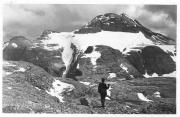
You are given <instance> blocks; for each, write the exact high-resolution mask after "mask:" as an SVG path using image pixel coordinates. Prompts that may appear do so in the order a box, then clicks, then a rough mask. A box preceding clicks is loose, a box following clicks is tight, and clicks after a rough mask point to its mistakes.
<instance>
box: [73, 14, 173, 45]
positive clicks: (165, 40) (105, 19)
mask: <svg viewBox="0 0 180 117" xmlns="http://www.w3.org/2000/svg"><path fill="white" fill-rule="evenodd" d="M101 31H115V32H130V33H139V32H142V33H143V34H144V36H145V37H146V38H148V39H150V40H151V41H153V42H154V43H155V44H175V41H174V40H173V39H171V38H169V37H166V36H164V35H162V34H159V33H156V32H153V31H151V30H150V29H148V28H146V27H145V26H143V25H142V24H141V23H140V22H139V21H137V20H136V19H132V18H130V17H129V16H128V15H127V14H125V13H122V14H120V15H118V14H115V13H105V14H104V15H98V16H96V17H95V18H93V19H92V20H91V21H90V22H89V23H88V24H87V25H84V26H83V27H81V28H80V29H79V30H76V31H74V33H79V34H87V33H97V32H101Z"/></svg>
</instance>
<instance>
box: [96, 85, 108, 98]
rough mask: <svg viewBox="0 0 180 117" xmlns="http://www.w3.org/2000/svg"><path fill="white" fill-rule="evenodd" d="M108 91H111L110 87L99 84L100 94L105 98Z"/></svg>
mask: <svg viewBox="0 0 180 117" xmlns="http://www.w3.org/2000/svg"><path fill="white" fill-rule="evenodd" d="M107 89H109V86H107V85H106V84H105V83H99V86H98V92H99V93H100V94H102V95H104V96H106V95H107Z"/></svg>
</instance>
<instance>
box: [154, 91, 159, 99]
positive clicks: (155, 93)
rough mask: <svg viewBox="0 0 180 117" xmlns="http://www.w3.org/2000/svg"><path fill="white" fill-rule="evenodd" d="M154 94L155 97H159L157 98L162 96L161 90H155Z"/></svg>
mask: <svg viewBox="0 0 180 117" xmlns="http://www.w3.org/2000/svg"><path fill="white" fill-rule="evenodd" d="M153 96H154V97H157V98H160V97H161V95H160V92H159V91H156V92H154V94H153Z"/></svg>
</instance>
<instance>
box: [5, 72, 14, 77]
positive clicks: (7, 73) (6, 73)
mask: <svg viewBox="0 0 180 117" xmlns="http://www.w3.org/2000/svg"><path fill="white" fill-rule="evenodd" d="M11 74H13V72H6V71H4V75H5V76H7V75H11Z"/></svg>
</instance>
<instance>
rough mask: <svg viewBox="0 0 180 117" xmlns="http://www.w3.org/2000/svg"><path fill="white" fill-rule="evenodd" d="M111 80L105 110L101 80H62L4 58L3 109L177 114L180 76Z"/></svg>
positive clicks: (29, 111) (8, 110)
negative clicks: (101, 93)
mask: <svg viewBox="0 0 180 117" xmlns="http://www.w3.org/2000/svg"><path fill="white" fill-rule="evenodd" d="M108 83H110V84H111V87H110V90H109V91H108V95H109V96H108V98H107V100H106V109H102V108H101V107H100V106H101V104H100V96H99V94H98V92H97V84H98V81H96V82H95V81H91V82H90V81H85V80H83V79H82V80H79V81H74V80H72V79H68V78H67V79H62V78H59V77H53V76H52V75H50V74H49V73H47V72H46V71H45V70H43V69H42V68H40V67H38V66H35V65H33V64H31V63H28V62H23V61H4V64H3V105H2V107H3V112H4V113H111V114H115V113H116V114H131V113H137V114H138V113H141V114H142V113H176V79H175V78H173V77H171V78H168V77H166V78H165V77H161V78H149V79H133V80H121V79H118V78H112V79H108ZM157 92H159V93H157ZM139 94H142V95H143V96H144V97H145V98H146V99H145V100H144V99H143V98H141V96H140V95H139Z"/></svg>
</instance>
